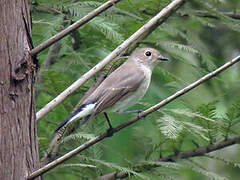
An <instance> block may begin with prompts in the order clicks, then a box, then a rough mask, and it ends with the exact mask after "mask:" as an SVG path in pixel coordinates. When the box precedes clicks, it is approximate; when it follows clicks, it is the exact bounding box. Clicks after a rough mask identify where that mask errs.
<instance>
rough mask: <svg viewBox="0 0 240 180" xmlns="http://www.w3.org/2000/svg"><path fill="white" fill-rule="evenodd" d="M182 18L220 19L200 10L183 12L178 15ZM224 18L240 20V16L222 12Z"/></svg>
mask: <svg viewBox="0 0 240 180" xmlns="http://www.w3.org/2000/svg"><path fill="white" fill-rule="evenodd" d="M178 14H179V15H180V16H189V15H195V16H199V17H206V18H214V19H219V18H218V17H217V16H215V15H213V14H210V13H209V12H207V11H200V10H194V11H181V12H179V13H178ZM221 14H223V15H224V16H228V17H230V18H233V19H240V14H236V13H233V12H221Z"/></svg>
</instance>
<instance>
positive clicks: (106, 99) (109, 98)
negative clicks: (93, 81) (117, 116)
mask: <svg viewBox="0 0 240 180" xmlns="http://www.w3.org/2000/svg"><path fill="white" fill-rule="evenodd" d="M117 73H119V74H120V73H122V72H117ZM144 78H145V75H144V72H143V71H131V69H129V71H124V75H123V74H121V76H118V75H117V74H115V75H113V76H112V77H109V79H108V81H109V82H114V83H113V84H112V85H109V86H108V87H109V88H107V89H104V90H103V92H102V95H101V96H100V98H99V99H98V101H97V106H96V108H95V111H94V113H93V114H92V117H93V116H95V115H96V114H98V113H100V112H101V111H103V110H104V109H106V108H108V107H111V106H112V105H113V104H115V103H116V102H118V101H119V100H123V99H125V98H127V97H128V95H130V94H131V92H134V91H135V90H136V89H137V88H138V87H139V86H140V84H141V82H142V81H143V80H144ZM106 80H107V79H106ZM106 83H107V82H106Z"/></svg>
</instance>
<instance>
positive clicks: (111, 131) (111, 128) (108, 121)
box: [103, 112, 113, 137]
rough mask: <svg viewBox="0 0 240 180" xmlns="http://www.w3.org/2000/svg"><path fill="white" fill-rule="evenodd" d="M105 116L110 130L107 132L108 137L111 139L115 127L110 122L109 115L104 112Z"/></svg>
mask: <svg viewBox="0 0 240 180" xmlns="http://www.w3.org/2000/svg"><path fill="white" fill-rule="evenodd" d="M103 114H104V116H105V118H106V119H107V123H108V126H109V128H108V130H107V136H108V137H111V136H112V135H113V127H112V125H111V123H110V120H109V117H108V115H107V113H106V112H104V113H103Z"/></svg>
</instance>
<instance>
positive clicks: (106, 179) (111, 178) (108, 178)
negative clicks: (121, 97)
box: [95, 136, 240, 180]
mask: <svg viewBox="0 0 240 180" xmlns="http://www.w3.org/2000/svg"><path fill="white" fill-rule="evenodd" d="M239 142H240V136H237V137H234V138H230V139H227V140H223V141H219V142H216V143H213V144H208V145H206V146H202V147H197V148H195V149H192V150H189V151H183V152H180V153H178V154H172V155H169V156H167V157H163V158H159V159H157V160H156V162H175V161H176V160H178V159H186V158H191V157H196V156H203V155H205V154H207V153H210V152H213V151H217V150H220V149H223V148H225V147H228V146H231V145H234V144H237V143H239ZM160 166H161V165H160V164H157V163H156V164H154V163H153V165H147V169H148V170H149V169H153V168H157V167H160ZM129 176H130V174H129V173H126V172H119V173H118V172H112V173H108V174H105V175H102V176H99V177H97V178H96V179H95V180H116V179H118V178H121V179H123V178H126V177H129Z"/></svg>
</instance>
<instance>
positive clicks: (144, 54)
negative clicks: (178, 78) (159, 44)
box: [130, 48, 168, 69]
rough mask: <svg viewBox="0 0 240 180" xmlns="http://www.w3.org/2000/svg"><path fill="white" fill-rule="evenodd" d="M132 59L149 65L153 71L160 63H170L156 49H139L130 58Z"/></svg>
mask: <svg viewBox="0 0 240 180" xmlns="http://www.w3.org/2000/svg"><path fill="white" fill-rule="evenodd" d="M130 59H132V60H134V61H136V62H137V63H140V64H143V65H147V66H149V67H150V68H151V69H152V68H153V67H154V66H155V64H156V62H158V61H168V58H166V57H164V56H162V55H161V54H160V52H159V51H158V50H156V49H154V48H139V49H136V50H135V51H134V52H133V53H132V54H131V56H130Z"/></svg>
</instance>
